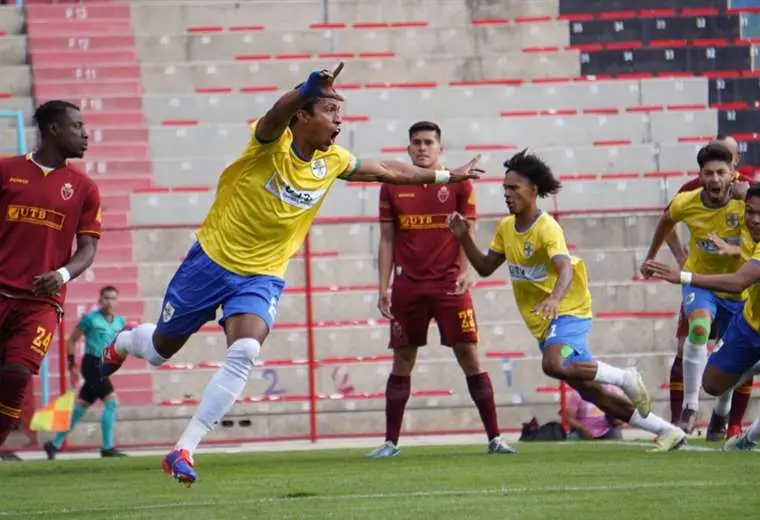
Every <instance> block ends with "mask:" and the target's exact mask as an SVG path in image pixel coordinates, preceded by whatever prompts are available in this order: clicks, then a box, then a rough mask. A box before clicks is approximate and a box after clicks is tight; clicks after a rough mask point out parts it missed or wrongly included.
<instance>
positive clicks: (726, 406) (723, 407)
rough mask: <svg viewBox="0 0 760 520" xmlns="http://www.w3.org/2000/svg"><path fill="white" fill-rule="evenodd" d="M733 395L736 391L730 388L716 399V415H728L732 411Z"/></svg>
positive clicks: (714, 410)
mask: <svg viewBox="0 0 760 520" xmlns="http://www.w3.org/2000/svg"><path fill="white" fill-rule="evenodd" d="M733 395H734V391H733V390H731V389H729V390H726V391H725V392H723V393H722V394H720V395H719V396H718V398H717V399H716V400H715V406H714V407H713V412H715V415H720V416H721V417H726V416H727V415H728V412H730V411H731V397H733Z"/></svg>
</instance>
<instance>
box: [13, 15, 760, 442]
mask: <svg viewBox="0 0 760 520" xmlns="http://www.w3.org/2000/svg"><path fill="white" fill-rule="evenodd" d="M47 4H48V3H47V2H42V1H39V0H37V1H34V2H31V3H30V5H28V10H29V14H28V19H29V41H30V43H29V45H30V49H31V50H32V53H33V55H32V64H33V66H34V72H35V81H36V82H37V84H36V86H35V93H36V94H37V96H38V101H40V100H44V99H46V98H47V97H49V96H65V97H67V98H69V99H72V100H74V101H77V102H80V103H82V105H83V108H84V111H85V114H86V118H87V121H88V124H89V127H90V131H91V133H92V134H93V137H94V136H95V135H100V136H101V138H102V142H101V143H99V144H98V145H97V146H94V147H93V148H92V149H91V152H88V157H87V160H86V161H85V162H84V167H85V168H86V169H87V171H88V173H90V174H91V175H93V176H95V177H96V178H97V179H98V181H99V182H100V183H101V186H102V187H103V190H104V193H109V191H107V190H113V191H112V193H115V194H118V195H122V194H124V193H127V192H130V194H129V201H128V205H126V206H122V205H121V204H123V199H119V205H118V207H119V208H123V211H122V212H121V213H120V212H118V211H117V212H116V213H115V214H114V216H113V217H112V220H111V223H110V224H109V225H111V226H113V225H120V224H123V223H128V224H130V225H137V226H141V228H142V229H139V230H133V231H119V232H112V233H109V234H108V235H107V236H106V237H104V239H105V240H112V242H111V244H113V246H112V247H114V248H117V244H122V245H123V244H129V247H127V246H123V247H121V248H119V249H118V250H119V253H118V254H117V253H114V255H117V256H116V257H115V258H113V260H108V263H105V264H102V265H101V264H100V262H101V260H106V259H101V258H99V260H98V262H99V264H98V265H97V266H96V267H95V268H94V269H93V271H92V273H93V275H94V276H95V280H94V281H88V280H86V279H85V280H84V281H83V282H81V283H80V284H79V285H73V286H72V302H73V303H74V304H75V305H89V304H90V303H91V302H93V301H94V298H93V297H92V291H94V290H96V288H97V287H99V285H100V282H101V281H102V280H114V281H117V282H118V285H119V286H120V287H122V288H123V291H124V293H123V294H124V298H123V310H124V311H125V312H126V313H127V314H128V315H129V316H130V317H132V318H144V319H147V320H150V321H154V320H155V319H156V316H157V315H158V310H159V305H160V297H161V294H162V292H163V288H164V287H165V284H166V282H167V280H168V277H169V276H170V275H171V273H172V272H173V270H174V269H175V268H176V265H177V263H178V262H179V260H180V259H181V258H182V257H183V255H184V254H185V252H186V250H187V247H188V246H189V244H190V243H191V241H192V228H193V226H195V225H197V224H198V223H199V221H200V218H201V217H202V216H203V214H204V212H205V209H206V208H207V207H208V205H209V203H210V201H211V197H212V190H213V188H214V186H215V183H216V177H217V175H218V172H219V171H220V170H221V169H222V168H223V167H224V166H225V165H226V164H227V163H228V162H230V161H231V160H233V159H234V158H235V157H236V156H237V155H238V154H239V152H240V150H241V148H242V147H243V146H244V144H245V139H246V137H245V136H246V135H247V128H246V124H247V122H249V121H250V120H254V119H255V118H257V117H259V116H260V115H261V114H263V112H264V110H266V109H267V108H268V107H269V106H270V105H271V103H272V102H273V100H274V99H276V98H277V97H278V95H279V94H280V93H281V91H282V90H283V89H286V88H290V87H292V86H293V85H294V84H295V83H297V82H298V81H300V80H301V79H302V78H303V76H304V75H305V74H306V72H308V71H310V70H312V69H313V68H315V67H323V66H329V65H330V64H332V63H334V62H336V61H338V60H344V61H346V64H347V66H346V69H345V71H344V73H343V75H342V76H341V81H340V85H339V87H340V88H341V89H342V90H343V91H344V93H345V95H346V97H347V101H346V104H345V114H346V117H345V125H344V126H345V127H346V128H345V129H344V131H343V133H342V134H341V137H340V139H341V143H342V144H344V145H347V146H349V147H350V148H351V149H352V150H354V151H355V152H356V153H357V154H358V155H360V156H365V155H370V156H375V157H377V156H380V157H387V158H404V157H405V152H404V147H405V130H406V128H407V127H408V125H409V124H410V123H411V122H413V120H416V119H420V118H431V117H434V118H435V119H436V120H437V121H439V122H440V123H441V124H442V126H443V130H444V140H445V144H446V149H447V152H446V157H445V162H446V164H451V165H455V164H458V163H460V162H463V161H465V160H467V159H469V158H470V157H471V156H472V155H473V154H474V153H478V152H480V153H483V154H484V157H483V159H484V161H483V162H484V164H485V166H486V167H487V168H488V169H489V171H491V172H494V173H495V172H498V171H499V170H500V163H501V161H503V159H504V158H505V156H507V155H508V154H510V153H512V151H513V150H516V149H518V148H519V147H524V146H531V148H533V149H534V150H536V151H538V152H539V153H540V154H541V155H542V156H544V157H545V158H546V159H547V160H548V161H549V162H550V163H551V164H553V165H555V167H556V171H557V173H558V174H560V176H561V178H562V180H563V182H564V183H565V189H564V190H563V192H562V193H561V194H560V195H559V196H558V197H556V198H553V199H551V200H547V201H545V206H544V207H545V209H547V210H551V211H557V210H559V211H561V212H562V213H563V216H562V217H561V222H562V225H563V227H564V228H565V230H566V233H567V236H568V240H569V241H570V242H571V243H572V244H573V247H574V249H575V251H577V253H578V254H579V255H581V256H583V258H584V259H585V260H586V262H587V263H588V265H589V272H590V275H591V282H592V292H593V295H594V299H595V310H596V318H597V320H596V322H595V325H594V330H593V333H592V347H593V348H594V350H595V352H596V353H597V354H599V355H600V357H601V358H602V359H607V360H609V361H611V362H615V363H617V364H620V365H629V364H636V365H637V366H638V367H639V368H640V369H641V370H642V371H643V372H644V373H645V375H646V377H647V381H648V383H649V384H650V386H651V387H652V388H653V389H654V388H657V387H659V386H660V384H661V383H662V382H664V381H666V379H667V372H668V367H669V363H670V355H671V354H670V353H671V352H672V350H673V346H674V340H673V330H674V327H675V320H674V316H675V310H676V309H677V304H678V292H677V289H675V288H672V287H668V286H666V285H663V284H657V283H651V282H642V281H640V280H638V278H637V270H638V265H639V263H640V261H641V259H642V258H643V254H644V252H645V249H646V247H647V245H648V241H649V239H650V237H651V233H652V230H653V226H654V222H655V221H656V215H657V214H656V212H657V211H658V210H659V208H661V207H662V206H663V205H664V204H665V203H666V202H667V200H668V199H669V198H670V197H671V196H672V194H673V193H674V192H675V190H676V189H677V188H678V187H679V186H680V185H681V184H682V183H683V182H685V181H686V180H687V179H688V178H689V175H690V174H692V173H693V170H694V169H695V165H694V154H695V152H696V150H697V149H698V148H699V147H700V146H701V145H702V144H703V143H704V142H705V141H706V140H707V139H709V137H710V136H712V135H714V134H715V133H717V132H718V131H724V132H725V131H728V132H730V133H738V134H739V137H740V139H741V140H742V146H743V149H744V152H745V160H746V161H747V163H748V164H755V165H758V164H760V154H759V153H758V142H757V138H756V136H753V134H752V132H753V131H754V128H753V126H752V121H753V120H754V121H756V117H757V114H756V112H757V85H758V83H757V76H756V72H755V71H754V64H755V61H756V57H757V50H756V46H755V45H754V44H753V40H752V39H753V38H756V37H757V34H756V33H751V34H749V33H748V32H747V30H746V29H747V28H748V27H752V26H753V25H752V24H751V23H750V22H751V21H752V20H754V18H752V17H753V16H755V14H753V13H754V11H753V7H752V6H751V5H750V6H749V7H748V6H747V5H743V6H741V9H742V10H741V12H739V11H730V12H729V11H726V2H725V1H724V2H704V1H703V0H693V1H692V0H690V1H675V0H667V1H666V2H662V1H660V2H658V4H657V5H649V3H647V2H645V3H641V2H639V3H637V4H636V5H632V4H630V2H628V3H626V2H624V1H617V0H614V1H609V2H580V0H579V1H577V2H574V3H573V2H566V1H565V0H560V1H557V0H530V1H517V0H502V1H500V2H489V3H472V2H463V1H461V0H422V1H419V2H414V3H409V2H405V1H402V0H398V1H396V0H389V1H387V2H381V3H377V2H369V1H364V0H344V1H340V2H332V1H331V2H330V5H329V18H325V17H324V16H323V14H324V13H323V12H322V2H318V1H315V0H302V1H298V2H276V3H274V2H266V1H254V2H246V3H236V4H233V3H230V2H224V1H216V2H205V3H203V4H200V3H182V2H170V1H166V2H150V3H147V2H135V3H126V2H124V3H121V2H120V3H111V4H109V3H105V2H84V3H81V4H76V5H67V4H61V3H59V4H55V5H47ZM644 4H646V5H644ZM293 9H297V10H298V12H299V17H298V21H296V22H294V21H293V17H292V12H293ZM584 9H585V10H584ZM631 13H633V15H632V14H631ZM1 19H2V18H0V20H1ZM695 27H696V28H695ZM655 31H659V33H657V34H655ZM753 34H754V36H753ZM0 41H2V40H0ZM695 49H697V50H695ZM710 49H712V50H710ZM699 50H701V51H702V54H700V51H699ZM34 53H37V58H36V59H35V57H34V56H35V55H34ZM686 71H688V74H687V72H686ZM0 90H2V88H0ZM753 118H754V119H753ZM96 131H99V133H98V134H96V133H95V132H96ZM101 152H102V153H101ZM476 189H477V194H478V205H479V212H480V213H481V214H482V216H483V218H482V220H481V224H480V225H479V229H478V243H480V244H485V243H487V241H488V239H489V238H490V235H491V233H492V230H493V226H494V225H495V224H496V217H497V216H498V215H501V214H503V212H504V208H503V201H502V198H501V188H500V184H499V179H498V175H496V177H495V178H493V179H491V178H488V179H484V180H483V181H481V182H478V183H477V185H476ZM377 190H378V186H376V185H356V184H353V183H347V184H341V185H337V186H336V187H335V189H334V191H333V193H332V194H331V197H330V198H329V199H328V201H327V203H326V204H325V206H324V208H323V211H322V213H321V217H323V218H322V224H320V225H317V226H316V227H315V228H314V230H313V232H312V235H311V246H312V251H313V253H314V257H313V260H312V264H311V270H312V284H313V303H314V321H315V323H314V346H315V350H316V356H317V358H318V363H317V366H316V376H317V380H316V388H317V391H318V394H319V395H318V396H317V401H318V408H319V412H320V415H319V418H318V430H319V432H320V434H321V435H328V436H329V435H357V434H376V433H378V432H380V431H382V429H383V412H382V405H383V401H382V399H381V397H382V391H383V387H384V381H385V377H386V375H387V371H388V368H389V364H388V361H389V357H388V354H389V353H388V351H387V350H386V349H385V343H386V342H387V324H386V323H384V322H383V321H382V320H379V319H378V314H377V311H376V309H375V306H374V302H375V292H376V289H375V283H376V275H375V269H376V264H375V248H376V243H377V236H378V234H377V233H378V231H377V225H376V223H374V222H373V220H374V219H375V216H376V200H377ZM589 212H592V213H594V214H593V215H591V216H588V213H589ZM172 227H174V228H172ZM179 228H181V229H179ZM111 237H113V238H111ZM104 245H105V244H104ZM667 258H668V257H667V255H665V254H664V255H663V259H667ZM287 278H288V282H289V288H288V294H287V296H286V298H283V300H282V308H281V311H280V316H279V324H278V326H277V327H276V328H275V330H274V331H273V333H272V335H271V337H270V339H269V340H268V342H267V346H266V348H265V349H264V360H263V362H262V365H261V367H260V368H259V369H258V371H257V373H256V375H255V376H254V377H252V378H251V380H250V381H249V384H248V386H247V388H246V390H245V392H244V395H245V397H244V398H243V399H242V400H241V403H240V404H239V405H237V406H236V407H235V408H234V409H233V411H232V413H231V414H230V415H229V417H228V418H227V421H226V422H225V423H224V424H223V428H221V429H220V431H218V432H217V433H215V434H214V436H213V437H212V440H215V441H217V442H225V440H228V439H231V438H241V437H244V438H272V437H279V438H282V437H283V436H284V437H288V436H304V435H306V434H307V432H308V430H309V423H308V420H309V419H308V415H307V414H306V410H307V409H308V407H309V396H308V395H307V394H308V389H309V387H308V378H307V374H308V362H307V361H306V360H307V357H308V352H307V344H308V333H307V321H308V320H307V316H306V314H305V306H306V304H305V299H306V289H305V286H306V280H305V277H304V260H303V256H302V255H301V256H299V258H296V259H295V260H294V262H293V263H292V266H291V268H290V270H289V272H288V275H287ZM75 291H76V293H75ZM509 292H510V289H509V285H508V282H507V281H506V273H504V272H502V273H497V274H496V275H494V278H493V279H492V280H488V281H483V282H480V283H479V284H478V287H477V288H476V289H475V291H474V293H475V299H476V311H477V312H478V315H479V322H480V325H481V328H482V336H483V341H482V354H483V358H484V366H485V367H486V368H487V369H488V371H489V372H490V374H491V376H492V379H493V381H494V386H495V390H496V394H497V400H498V403H499V414H500V420H501V422H502V424H503V425H504V426H505V427H507V428H515V427H518V426H519V424H520V422H522V421H526V420H528V419H530V418H531V417H532V416H534V415H536V416H538V417H539V418H540V419H541V420H549V419H553V418H554V417H556V411H557V404H558V401H559V395H558V393H557V386H556V383H555V382H553V381H551V380H549V379H548V378H545V377H544V376H543V375H542V374H541V373H540V367H539V366H538V364H537V361H536V359H537V358H536V353H537V351H536V349H535V347H534V342H533V340H532V339H531V338H530V337H529V335H528V334H527V331H526V330H525V328H524V326H523V325H522V324H521V323H519V322H518V321H516V314H515V312H514V304H513V302H512V300H511V298H510V295H509ZM77 310H83V308H79V309H77ZM631 338H636V342H635V345H631V344H630V341H631V340H630V339H631ZM430 343H431V347H428V348H426V349H423V350H422V351H421V353H420V364H419V367H418V370H417V371H416V372H415V377H414V379H413V388H414V389H415V391H416V394H415V395H416V397H415V398H414V399H412V401H411V402H410V412H409V414H408V417H407V420H406V421H405V424H404V427H405V430H406V431H420V430H423V431H424V430H437V431H446V430H453V429H464V430H469V431H478V430H479V429H480V425H479V418H478V417H477V412H476V410H475V409H474V407H472V405H471V403H470V400H469V396H468V395H467V390H466V387H465V386H464V378H463V377H462V376H461V374H460V371H459V368H458V367H457V366H456V364H455V362H454V360H453V358H452V357H451V356H450V355H449V353H447V352H445V351H442V350H440V349H438V348H436V347H434V346H432V345H435V344H436V343H437V338H436V337H435V327H433V328H431V336H430ZM223 355H224V340H223V336H222V334H221V332H220V330H219V328H218V327H217V326H216V325H212V324H210V325H209V326H208V327H206V328H204V329H203V330H202V331H201V333H199V334H198V335H197V336H195V337H194V338H193V339H191V341H190V342H189V344H188V346H187V347H186V349H185V350H183V351H182V353H181V354H179V355H178V356H177V357H176V358H174V359H172V363H171V364H169V365H166V366H165V367H164V368H163V369H162V370H160V371H157V372H151V371H147V370H146V369H145V367H144V365H141V364H139V363H134V362H130V364H129V365H128V366H127V367H126V368H125V372H124V374H125V375H124V377H128V378H134V379H129V380H121V381H117V386H118V388H119V392H120V394H121V395H122V396H124V395H125V394H126V395H129V394H130V393H131V394H133V395H139V396H141V397H140V398H141V399H145V404H144V405H142V406H126V407H125V408H124V410H123V413H122V414H121V416H122V418H123V421H122V423H121V424H120V427H119V430H118V438H119V441H120V442H121V443H138V444H140V443H146V442H153V443H155V442H164V443H165V442H171V441H173V440H174V438H175V437H176V436H177V435H178V434H179V432H180V431H181V428H182V427H183V426H184V423H185V420H186V418H187V417H188V416H189V414H190V413H192V410H193V406H194V404H195V403H196V402H197V399H198V398H199V397H200V393H201V391H202V389H203V386H204V385H205V382H206V381H207V380H208V378H209V377H210V375H211V370H213V369H214V368H215V367H216V366H218V362H219V361H221V360H222V359H223ZM138 378H140V379H138ZM146 378H147V379H146ZM664 397H665V394H664V393H659V392H658V393H657V398H658V399H662V398H664ZM122 400H123V401H124V399H122ZM149 403H152V404H149ZM657 406H658V410H659V411H662V410H663V408H662V404H661V403H660V404H658V405H657ZM707 408H708V407H707V406H706V407H705V410H707ZM143 419H149V420H151V421H150V422H148V423H146V422H144V421H142V420H143ZM146 424H151V425H160V427H159V428H148V427H147V426H146ZM95 440H96V431H95V430H93V429H89V431H88V429H82V431H80V432H78V433H77V434H76V436H75V437H73V443H74V444H80V445H81V444H82V443H83V444H87V443H92V442H95Z"/></svg>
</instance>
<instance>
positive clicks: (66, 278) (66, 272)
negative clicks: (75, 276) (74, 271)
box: [56, 267, 71, 283]
mask: <svg viewBox="0 0 760 520" xmlns="http://www.w3.org/2000/svg"><path fill="white" fill-rule="evenodd" d="M56 273H58V274H60V275H61V278H63V283H66V282H68V281H69V280H71V273H69V270H68V269H66V268H65V267H61V268H60V269H58V270H56Z"/></svg>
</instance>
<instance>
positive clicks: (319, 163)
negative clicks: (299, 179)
mask: <svg viewBox="0 0 760 520" xmlns="http://www.w3.org/2000/svg"><path fill="white" fill-rule="evenodd" d="M311 173H312V174H314V177H316V178H317V179H319V180H322V179H324V178H325V175H327V164H326V163H325V160H324V159H317V160H316V161H312V162H311Z"/></svg>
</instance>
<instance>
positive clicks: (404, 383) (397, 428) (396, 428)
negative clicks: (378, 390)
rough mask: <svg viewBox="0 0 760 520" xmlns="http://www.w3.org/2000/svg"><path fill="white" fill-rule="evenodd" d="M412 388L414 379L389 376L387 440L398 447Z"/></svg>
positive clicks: (387, 388) (386, 405)
mask: <svg viewBox="0 0 760 520" xmlns="http://www.w3.org/2000/svg"><path fill="white" fill-rule="evenodd" d="M411 388H412V378H411V377H409V376H397V375H395V374H391V375H389V376H388V383H387V384H386V386H385V440H386V441H391V442H392V443H393V444H395V445H398V438H399V435H401V421H403V419H404V408H406V402H407V401H409V394H410V393H411Z"/></svg>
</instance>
